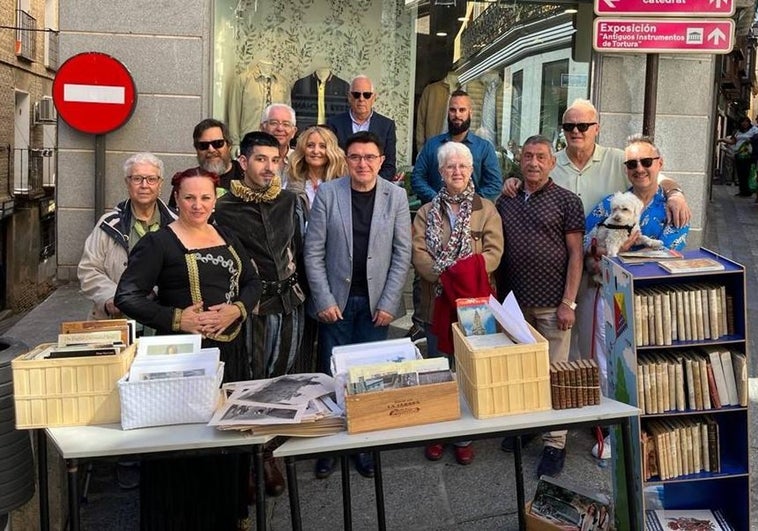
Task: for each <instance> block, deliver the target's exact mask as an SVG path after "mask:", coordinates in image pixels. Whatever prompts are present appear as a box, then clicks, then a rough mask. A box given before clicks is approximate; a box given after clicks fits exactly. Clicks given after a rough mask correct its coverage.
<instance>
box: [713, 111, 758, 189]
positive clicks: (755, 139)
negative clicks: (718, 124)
mask: <svg viewBox="0 0 758 531" xmlns="http://www.w3.org/2000/svg"><path fill="white" fill-rule="evenodd" d="M718 141H719V142H721V143H724V144H726V145H728V146H729V149H730V151H731V154H732V157H733V158H734V160H733V164H734V174H735V175H736V177H737V185H738V187H739V191H738V192H737V194H736V195H737V197H750V196H752V195H753V192H754V190H753V189H751V183H750V177H751V172H754V171H755V169H756V166H757V165H758V124H753V123H752V122H751V121H750V118H749V117H747V116H742V117H741V118H740V119H739V121H738V122H737V129H736V130H735V131H734V132H733V133H732V134H731V135H729V136H727V137H724V138H719V139H718ZM752 186H755V183H752ZM756 202H758V198H756Z"/></svg>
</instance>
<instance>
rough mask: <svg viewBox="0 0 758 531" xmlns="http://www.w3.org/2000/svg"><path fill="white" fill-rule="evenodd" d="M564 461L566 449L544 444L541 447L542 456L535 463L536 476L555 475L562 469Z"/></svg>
mask: <svg viewBox="0 0 758 531" xmlns="http://www.w3.org/2000/svg"><path fill="white" fill-rule="evenodd" d="M565 462H566V449H565V448H554V447H553V446H545V447H544V448H543V449H542V457H540V463H539V465H537V477H538V478H539V477H540V476H550V477H555V476H557V475H558V474H560V473H561V471H562V470H563V465H564V464H565Z"/></svg>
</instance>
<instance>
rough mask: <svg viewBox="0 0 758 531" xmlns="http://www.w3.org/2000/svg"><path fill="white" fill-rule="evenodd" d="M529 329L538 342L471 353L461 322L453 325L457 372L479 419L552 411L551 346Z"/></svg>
mask: <svg viewBox="0 0 758 531" xmlns="http://www.w3.org/2000/svg"><path fill="white" fill-rule="evenodd" d="M529 329H530V330H531V332H532V335H533V336H534V338H535V339H536V340H537V342H536V343H531V344H519V345H509V346H504V347H490V348H481V349H477V350H472V348H471V346H470V344H469V342H468V340H467V339H466V336H465V335H463V331H462V330H461V328H460V326H459V325H458V323H455V324H454V325H453V346H454V349H455V366H456V373H457V375H458V381H459V383H460V386H461V392H462V393H463V396H465V397H466V401H467V402H468V405H469V407H470V408H471V412H472V413H473V415H474V416H475V417H476V418H489V417H497V416H500V415H510V414H513V413H525V412H529V411H542V410H545V409H550V408H551V401H550V371H549V368H550V367H549V366H550V358H549V355H548V343H547V340H546V339H545V338H544V337H542V336H541V335H540V334H539V333H538V332H537V331H536V330H535V329H534V328H532V327H531V326H530V327H529Z"/></svg>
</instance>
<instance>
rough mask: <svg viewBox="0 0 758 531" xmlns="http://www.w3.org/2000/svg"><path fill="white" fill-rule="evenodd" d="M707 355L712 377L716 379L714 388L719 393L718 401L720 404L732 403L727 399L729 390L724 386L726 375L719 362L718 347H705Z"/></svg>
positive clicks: (727, 404)
mask: <svg viewBox="0 0 758 531" xmlns="http://www.w3.org/2000/svg"><path fill="white" fill-rule="evenodd" d="M705 351H706V353H707V354H708V357H709V358H710V360H711V369H713V378H714V380H716V390H717V391H718V395H719V402H720V403H721V405H722V406H729V405H731V404H732V403H731V402H730V401H729V391H728V389H727V387H726V376H725V375H724V368H723V365H722V364H721V353H720V352H719V348H718V347H707V348H706V349H705Z"/></svg>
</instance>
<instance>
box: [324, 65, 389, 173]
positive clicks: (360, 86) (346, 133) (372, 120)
mask: <svg viewBox="0 0 758 531" xmlns="http://www.w3.org/2000/svg"><path fill="white" fill-rule="evenodd" d="M375 101H376V92H375V91H374V84H373V83H372V82H371V80H370V79H369V78H368V77H367V76H364V75H359V76H355V77H354V78H353V80H352V81H351V82H350V92H348V94H347V102H348V104H349V105H350V110H349V111H347V112H344V113H342V114H338V115H336V116H332V117H331V118H329V119H328V120H327V121H326V124H327V125H328V126H329V128H330V129H332V131H334V134H335V135H337V140H338V141H339V145H340V147H341V148H342V149H346V145H347V139H348V138H350V137H351V136H352V135H353V134H354V133H357V132H359V131H370V132H372V133H374V134H375V135H376V136H377V137H378V138H379V140H380V142H381V143H382V146H384V161H383V162H382V165H381V168H380V169H379V176H381V177H382V178H384V179H387V180H389V181H392V180H395V144H396V142H397V138H396V136H395V122H394V121H392V120H391V119H390V118H387V117H386V116H383V115H381V114H379V113H378V112H375V111H374V110H373V108H374V102H375Z"/></svg>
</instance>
